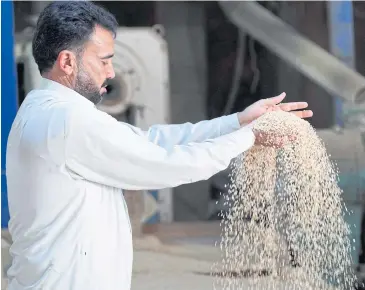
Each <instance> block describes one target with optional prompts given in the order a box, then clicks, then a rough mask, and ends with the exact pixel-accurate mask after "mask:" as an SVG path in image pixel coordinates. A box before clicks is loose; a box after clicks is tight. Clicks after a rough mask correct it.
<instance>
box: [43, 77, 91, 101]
mask: <svg viewBox="0 0 365 290" xmlns="http://www.w3.org/2000/svg"><path fill="white" fill-rule="evenodd" d="M39 89H41V90H48V91H54V92H57V93H58V95H59V96H61V97H62V98H64V99H73V100H80V101H83V102H85V104H88V105H91V106H93V107H95V105H94V103H93V102H91V101H90V100H88V99H87V98H85V97H84V96H82V95H80V94H79V93H78V92H76V91H74V90H73V89H70V88H69V87H66V86H64V85H62V84H60V83H58V82H55V81H52V80H50V79H46V78H43V77H42V80H41V83H40V87H39Z"/></svg>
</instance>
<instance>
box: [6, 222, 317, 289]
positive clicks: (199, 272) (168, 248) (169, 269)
mask: <svg viewBox="0 0 365 290" xmlns="http://www.w3.org/2000/svg"><path fill="white" fill-rule="evenodd" d="M203 227H204V225H203ZM205 229H206V227H205ZM199 232H200V233H202V232H204V231H203V230H202V231H196V232H195V233H199ZM170 233H171V234H170V235H169V234H167V233H166V232H165V233H164V234H162V233H157V235H159V236H160V239H159V238H157V237H156V236H143V237H139V238H135V239H134V268H133V281H132V290H186V289H189V290H208V289H209V290H211V289H216V290H219V289H220V288H219V287H217V288H214V287H213V283H214V281H215V278H213V277H211V276H210V275H209V273H210V272H211V270H212V265H213V263H215V262H217V261H219V260H220V251H219V249H218V248H217V247H214V243H215V241H216V240H218V236H217V235H214V232H209V233H208V232H206V231H205V234H209V235H207V236H204V235H203V236H200V235H198V234H194V233H193V232H192V231H190V235H189V230H187V231H184V230H181V231H180V232H175V233H174V231H170ZM173 233H174V234H173ZM5 235H6V233H5ZM161 237H162V238H161ZM161 239H162V240H164V243H162V242H161ZM5 240H6V238H5V239H4V234H3V239H2V266H3V268H6V267H7V265H8V264H9V263H10V256H9V254H8V251H7V250H8V245H6V244H7V243H6V242H5ZM290 271H293V270H292V269H287V271H286V272H287V273H286V274H288V273H289V272H290ZM1 286H2V287H1V289H2V290H5V289H6V279H5V278H4V272H3V275H2V285H1ZM236 289H237V290H238V289H245V290H269V289H271V290H274V289H275V290H284V289H285V290H304V289H305V290H319V289H310V288H308V287H306V288H303V287H294V288H293V287H292V285H291V286H288V285H286V282H283V281H282V280H280V279H276V280H273V279H268V278H260V280H259V281H258V284H257V285H256V286H255V287H252V288H251V287H249V280H247V279H240V280H239V283H238V284H236V287H234V288H230V290H236ZM226 290H228V289H226Z"/></svg>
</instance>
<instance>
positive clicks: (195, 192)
mask: <svg viewBox="0 0 365 290" xmlns="http://www.w3.org/2000/svg"><path fill="white" fill-rule="evenodd" d="M203 5H204V3H202V2H156V23H159V24H162V25H163V26H164V27H165V30H166V40H167V43H168V48H169V58H170V86H171V88H170V91H171V122H172V123H183V122H187V121H189V122H197V121H201V120H204V119H206V116H207V115H206V101H205V95H206V76H207V68H206V54H205V29H204V22H205V19H204V7H203ZM208 197H209V183H208V182H198V183H194V184H190V185H184V186H180V187H178V188H176V189H174V196H173V201H174V206H173V208H174V219H175V220H176V221H191V220H201V219H205V218H206V216H207V210H208Z"/></svg>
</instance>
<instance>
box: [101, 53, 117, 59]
mask: <svg viewBox="0 0 365 290" xmlns="http://www.w3.org/2000/svg"><path fill="white" fill-rule="evenodd" d="M113 56H114V53H111V54H108V55H106V56H101V57H100V59H109V58H112V57H113Z"/></svg>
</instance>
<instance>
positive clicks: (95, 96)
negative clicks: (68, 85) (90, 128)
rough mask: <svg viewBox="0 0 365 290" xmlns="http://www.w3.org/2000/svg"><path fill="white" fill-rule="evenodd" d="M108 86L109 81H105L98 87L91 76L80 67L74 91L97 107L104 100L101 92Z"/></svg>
mask: <svg viewBox="0 0 365 290" xmlns="http://www.w3.org/2000/svg"><path fill="white" fill-rule="evenodd" d="M106 85H107V80H105V81H104V83H103V85H102V86H101V87H99V86H97V85H96V84H95V82H94V81H93V79H92V78H91V77H90V75H89V74H88V73H87V72H86V71H85V70H84V69H83V68H82V67H81V66H80V70H79V72H78V74H77V76H76V81H75V88H74V90H75V91H76V92H77V93H79V94H80V95H82V96H84V97H85V98H87V99H88V100H89V101H91V102H92V103H93V104H95V105H96V104H98V103H99V102H100V101H101V100H102V98H103V97H102V95H101V94H100V90H101V88H102V87H105V86H106Z"/></svg>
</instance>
